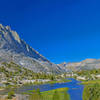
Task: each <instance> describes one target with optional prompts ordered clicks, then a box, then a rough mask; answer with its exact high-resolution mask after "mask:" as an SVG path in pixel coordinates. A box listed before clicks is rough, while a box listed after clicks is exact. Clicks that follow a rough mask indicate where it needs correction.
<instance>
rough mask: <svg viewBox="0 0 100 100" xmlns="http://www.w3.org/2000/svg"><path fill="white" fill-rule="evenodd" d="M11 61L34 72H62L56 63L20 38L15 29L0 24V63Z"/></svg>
mask: <svg viewBox="0 0 100 100" xmlns="http://www.w3.org/2000/svg"><path fill="white" fill-rule="evenodd" d="M11 61H13V62H15V63H16V64H18V65H21V66H22V67H25V68H27V69H30V70H33V71H34V72H46V73H52V72H54V73H60V72H63V69H61V68H60V67H59V66H58V65H56V64H53V63H51V62H50V61H49V60H48V59H46V58H45V57H44V56H42V55H41V54H39V53H38V52H37V51H36V50H34V49H33V48H32V47H31V46H29V45H28V44H27V43H25V41H24V40H22V39H20V37H19V35H18V34H17V32H16V31H13V30H11V28H10V27H9V26H3V25H2V24H0V63H2V62H11Z"/></svg>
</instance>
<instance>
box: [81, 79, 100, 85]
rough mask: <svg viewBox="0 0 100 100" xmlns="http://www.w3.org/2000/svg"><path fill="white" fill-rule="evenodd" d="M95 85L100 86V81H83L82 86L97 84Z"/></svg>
mask: <svg viewBox="0 0 100 100" xmlns="http://www.w3.org/2000/svg"><path fill="white" fill-rule="evenodd" d="M95 83H98V84H100V80H88V81H82V84H83V85H88V84H95Z"/></svg>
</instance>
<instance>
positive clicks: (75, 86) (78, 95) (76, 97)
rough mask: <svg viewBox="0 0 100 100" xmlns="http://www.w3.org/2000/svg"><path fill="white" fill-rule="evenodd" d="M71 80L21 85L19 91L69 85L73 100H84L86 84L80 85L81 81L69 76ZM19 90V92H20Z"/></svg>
mask: <svg viewBox="0 0 100 100" xmlns="http://www.w3.org/2000/svg"><path fill="white" fill-rule="evenodd" d="M69 80H71V82H66V83H56V84H52V85H51V84H43V85H37V86H33V85H32V86H25V87H21V88H20V89H18V92H19V91H20V92H26V91H28V90H33V89H36V88H39V89H40V91H48V90H53V89H57V88H64V87H68V88H69V90H68V93H69V94H70V98H71V100H82V93H83V89H84V86H83V85H80V84H79V83H80V81H77V80H75V79H73V78H69ZM20 92H19V93H20Z"/></svg>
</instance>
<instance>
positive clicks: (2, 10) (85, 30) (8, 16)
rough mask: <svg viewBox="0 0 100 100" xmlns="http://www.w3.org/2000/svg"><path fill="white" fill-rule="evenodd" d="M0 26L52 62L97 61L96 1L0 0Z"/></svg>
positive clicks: (99, 19)
mask: <svg viewBox="0 0 100 100" xmlns="http://www.w3.org/2000/svg"><path fill="white" fill-rule="evenodd" d="M0 23H2V24H3V25H10V26H11V27H12V29H13V30H16V31H17V32H18V34H19V35H20V37H21V38H22V39H24V40H25V41H26V42H27V43H28V44H29V45H31V46H32V47H33V48H34V49H36V50H37V51H39V52H40V53H41V54H42V55H44V56H45V57H46V58H48V59H49V60H50V61H52V62H54V63H61V62H64V61H66V62H76V61H81V60H84V59H86V58H97V59H98V58H100V0H2V1H0Z"/></svg>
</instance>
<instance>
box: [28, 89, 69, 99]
mask: <svg viewBox="0 0 100 100" xmlns="http://www.w3.org/2000/svg"><path fill="white" fill-rule="evenodd" d="M67 91H68V88H59V89H54V90H50V91H45V92H36V93H33V94H31V96H30V97H29V100H70V96H69V94H68V93H67Z"/></svg>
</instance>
